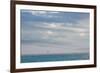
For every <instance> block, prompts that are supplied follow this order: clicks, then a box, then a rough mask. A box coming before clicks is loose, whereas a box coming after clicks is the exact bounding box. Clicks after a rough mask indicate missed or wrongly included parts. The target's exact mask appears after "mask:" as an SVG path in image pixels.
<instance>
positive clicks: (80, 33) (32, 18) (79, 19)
mask: <svg viewBox="0 0 100 73" xmlns="http://www.w3.org/2000/svg"><path fill="white" fill-rule="evenodd" d="M21 50H22V51H21V53H22V54H35V55H36V54H66V53H88V52H89V13H82V12H81V13H80V12H61V11H59V12H56V11H36V10H24V9H23V10H21Z"/></svg>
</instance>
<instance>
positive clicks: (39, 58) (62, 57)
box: [21, 53, 89, 63]
mask: <svg viewBox="0 0 100 73" xmlns="http://www.w3.org/2000/svg"><path fill="white" fill-rule="evenodd" d="M88 59H89V53H80V54H53V55H22V56H21V63H28V62H49V61H50V62H51V61H73V60H88Z"/></svg>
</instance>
